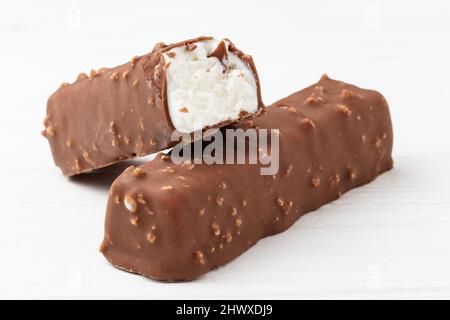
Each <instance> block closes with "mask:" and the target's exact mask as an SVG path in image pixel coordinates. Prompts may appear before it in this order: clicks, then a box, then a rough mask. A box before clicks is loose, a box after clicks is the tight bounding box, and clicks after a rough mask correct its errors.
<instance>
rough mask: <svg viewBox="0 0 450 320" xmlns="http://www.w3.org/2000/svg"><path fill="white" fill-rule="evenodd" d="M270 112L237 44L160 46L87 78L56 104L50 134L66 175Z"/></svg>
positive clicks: (61, 93) (64, 89)
mask: <svg viewBox="0 0 450 320" xmlns="http://www.w3.org/2000/svg"><path fill="white" fill-rule="evenodd" d="M262 109H263V103H262V101H261V93H260V84H259V79H258V74H257V72H256V68H255V65H254V63H253V60H252V58H251V57H250V56H249V55H246V54H244V53H243V52H242V51H240V50H239V49H237V48H236V47H235V46H234V44H233V43H231V42H230V41H229V40H227V39H224V40H220V41H219V40H215V39H213V38H211V37H200V38H196V39H193V40H188V41H183V42H179V43H176V44H172V45H165V44H162V43H159V44H157V45H156V46H155V48H154V49H153V51H152V52H151V53H149V54H147V55H144V56H139V57H135V58H133V59H132V60H131V61H130V62H128V63H126V64H124V65H121V66H118V67H115V68H111V69H107V68H102V69H100V70H97V71H95V70H92V71H91V73H90V75H86V74H81V75H79V76H78V79H77V80H76V81H75V82H74V83H72V84H67V83H65V84H63V85H61V87H60V88H59V89H58V90H57V91H56V92H55V93H54V94H53V95H52V96H51V97H50V98H49V100H48V105H47V117H46V119H45V122H44V125H45V130H44V131H43V132H42V133H43V135H44V136H45V137H47V138H48V140H49V142H50V146H51V150H52V153H53V158H54V160H55V163H56V165H57V166H58V167H60V168H61V169H62V171H63V173H64V175H66V176H73V175H76V174H79V173H83V172H87V171H91V170H93V169H97V168H101V167H105V166H107V165H110V164H113V163H115V162H117V161H120V160H123V159H127V158H132V157H135V156H143V155H147V154H150V153H154V152H157V151H160V150H163V149H166V148H169V147H171V146H172V145H174V144H175V143H176V142H177V141H172V139H171V134H172V133H173V132H174V131H177V132H182V133H192V132H198V131H201V130H204V129H206V128H211V127H213V128H214V127H217V128H218V127H222V126H224V125H226V124H229V123H232V122H233V121H236V120H239V119H245V118H248V117H251V116H252V115H254V114H256V113H258V111H259V110H262Z"/></svg>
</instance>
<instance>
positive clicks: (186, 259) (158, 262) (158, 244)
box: [101, 77, 393, 280]
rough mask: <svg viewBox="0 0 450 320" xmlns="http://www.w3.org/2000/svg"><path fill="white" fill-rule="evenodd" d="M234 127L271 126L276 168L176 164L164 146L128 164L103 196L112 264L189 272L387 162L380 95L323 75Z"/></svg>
mask: <svg viewBox="0 0 450 320" xmlns="http://www.w3.org/2000/svg"><path fill="white" fill-rule="evenodd" d="M235 128H237V129H246V128H254V129H255V130H257V131H261V130H262V129H279V151H280V152H279V171H278V173H276V174H275V175H261V174H260V166H259V165H251V164H246V165H238V164H236V165H219V164H218V165H207V164H199V165H197V164H192V163H183V164H182V165H175V164H173V163H172V162H171V159H170V157H169V156H168V155H160V156H158V157H157V158H156V159H155V160H153V161H150V162H149V163H147V164H144V165H142V166H140V167H138V168H133V167H130V168H129V169H127V170H126V171H125V172H124V173H123V174H122V175H121V176H120V177H119V178H118V179H117V180H116V181H115V182H114V183H113V185H112V187H111V191H110V197H109V200H108V209H107V213H106V222H105V237H104V241H103V243H102V245H101V251H102V252H103V254H104V255H105V257H106V258H107V259H108V260H109V261H110V262H111V263H112V264H113V265H115V266H116V267H118V268H121V269H124V270H127V271H130V272H135V273H139V274H142V275H145V276H147V277H151V278H155V279H160V280H184V279H193V278H196V277H198V276H200V275H201V274H203V273H205V272H207V271H209V270H211V269H214V268H217V267H219V266H221V265H223V264H225V263H227V262H229V261H231V260H233V259H234V258H236V257H237V256H239V255H240V254H242V253H243V252H245V251H246V250H247V249H249V248H250V247H252V246H253V245H254V244H255V243H257V242H258V241H259V240H260V239H262V238H264V237H266V236H269V235H273V234H276V233H279V232H282V231H284V230H286V229H287V228H289V227H290V226H291V225H292V224H293V223H294V222H295V221H297V219H298V218H299V217H300V216H301V215H303V214H305V213H307V212H310V211H312V210H315V209H317V208H319V207H320V206H322V205H324V204H326V203H327V202H330V201H332V200H335V199H337V198H339V197H340V196H341V195H342V194H343V193H344V192H346V191H348V190H350V189H352V188H355V187H357V186H360V185H362V184H365V183H368V182H370V181H372V180H373V179H375V177H377V176H378V175H379V174H380V173H382V172H384V171H386V170H389V169H391V168H392V165H393V162H392V158H391V152H392V143H393V136H392V126H391V119H390V114H389V109H388V105H387V102H386V100H385V99H384V97H383V96H382V95H381V94H379V93H378V92H376V91H372V90H365V89H361V88H358V87H356V86H353V85H349V84H346V83H343V82H339V81H335V80H331V79H329V78H328V77H323V78H322V79H321V80H320V81H319V82H318V83H317V84H315V85H313V86H311V87H309V88H307V89H304V90H302V91H300V92H297V93H295V94H293V95H291V96H289V97H287V98H284V99H282V100H280V101H278V102H276V103H274V104H273V105H272V106H271V107H269V108H268V110H267V112H266V113H265V114H263V115H261V116H260V117H258V118H256V119H254V120H246V121H243V122H242V123H240V124H238V125H236V126H235ZM361 214H364V212H361ZM295 247H296V246H295V244H292V254H298V253H296V252H295Z"/></svg>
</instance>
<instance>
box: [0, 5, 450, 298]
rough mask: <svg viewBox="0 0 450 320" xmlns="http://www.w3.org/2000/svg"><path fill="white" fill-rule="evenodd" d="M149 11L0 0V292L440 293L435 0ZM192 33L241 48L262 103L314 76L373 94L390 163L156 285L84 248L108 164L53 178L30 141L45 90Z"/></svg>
mask: <svg viewBox="0 0 450 320" xmlns="http://www.w3.org/2000/svg"><path fill="white" fill-rule="evenodd" d="M161 2H163V3H159V2H158V1H142V2H137V1H122V2H114V1H99V2H94V1H84V2H80V3H78V2H76V1H56V0H54V1H50V0H44V1H39V2H36V1H31V0H29V1H12V0H3V1H1V4H0V57H1V58H0V92H1V100H2V103H1V106H0V108H1V113H0V121H1V126H0V137H1V142H2V147H1V150H2V151H1V160H0V161H1V168H2V173H1V179H0V181H1V182H0V215H1V219H0V298H146V299H153V298H159V299H164V298H421V297H423V298H450V256H449V255H450V250H449V244H450V181H449V178H450V167H449V166H450V159H449V157H450V144H449V141H448V138H449V136H450V129H449V128H450V125H449V119H448V118H449V115H450V111H449V110H450V105H449V101H450V90H449V76H448V74H449V71H450V46H449V41H448V38H449V35H450V19H449V16H450V6H449V4H448V1H447V2H446V1H426V2H425V1H405V2H401V1H395V2H394V1H378V0H372V1H356V0H354V1H347V2H341V1H339V2H337V1H331V0H330V1H323V2H320V3H319V2H318V1H305V2H304V3H299V2H298V1H281V0H278V1H256V0H254V1H227V2H226V3H224V2H220V1H219V2H217V4H216V2H213V1H180V0H171V1H161ZM256 8H257V9H258V13H255V11H254V10H255V9H256ZM197 35H214V36H216V37H222V36H226V37H229V38H230V39H232V40H233V41H234V42H235V43H236V44H237V45H238V46H240V47H241V48H242V49H243V50H245V51H247V52H249V53H252V54H253V55H254V57H255V60H256V63H257V66H258V69H259V73H260V77H261V81H262V84H263V95H264V100H265V101H266V102H267V103H270V102H272V101H274V100H276V99H278V98H281V97H284V96H285V95H287V94H289V93H291V92H293V91H295V90H298V89H301V88H303V87H306V86H307V85H310V84H312V83H313V82H315V81H316V80H318V78H319V76H320V75H321V73H323V72H327V73H328V74H329V75H330V76H332V77H335V78H338V79H341V80H344V81H347V82H351V83H355V84H358V85H360V86H363V87H368V88H374V89H378V90H380V91H381V92H382V93H384V94H385V96H386V97H387V99H388V101H389V103H390V106H391V112H392V117H393V121H394V128H395V151H394V159H395V169H394V170H393V171H391V172H389V173H387V174H384V175H383V176H381V177H380V178H379V179H377V180H376V181H375V182H373V183H372V184H370V185H367V186H365V187H362V188H359V189H357V190H354V191H352V192H350V193H348V194H346V195H345V196H344V197H343V198H342V199H340V200H338V201H336V202H334V203H331V204H329V205H326V206H325V207H323V208H321V209H320V210H318V211H317V212H314V213H312V214H309V215H307V216H305V217H304V218H302V219H301V220H300V221H299V222H298V223H296V224H295V225H294V226H293V227H292V228H291V229H290V230H289V231H287V232H285V233H284V234H281V235H278V236H275V237H271V238H269V239H265V240H263V241H261V242H260V243H259V244H258V245H257V246H255V247H254V248H253V249H251V250H250V251H249V252H247V253H246V254H244V255H243V256H241V257H240V258H238V259H237V260H235V261H234V262H232V263H230V264H228V265H226V266H225V267H223V268H220V269H219V270H218V271H214V272H211V273H209V274H207V275H206V276H204V277H203V278H201V279H199V280H198V281H195V282H187V283H179V284H164V283H158V282H154V281H151V280H147V279H145V278H142V277H139V276H135V275H131V274H127V273H125V272H121V271H118V270H116V269H114V268H113V267H111V266H110V265H109V264H108V263H107V262H106V261H105V260H104V258H103V257H102V255H101V254H100V253H99V252H98V251H97V248H98V245H99V244H100V241H101V239H102V236H103V219H104V211H105V204H106V199H107V191H108V187H109V184H110V183H111V181H112V180H113V179H114V177H115V176H116V175H117V174H118V173H119V172H120V170H121V169H123V166H122V167H115V168H112V169H109V170H107V171H106V172H103V173H97V174H93V175H90V176H84V177H81V178H77V179H66V178H64V177H63V176H62V175H61V174H60V173H59V171H58V170H57V169H56V168H55V167H54V166H53V163H52V159H51V156H50V151H49V147H48V145H47V142H46V141H45V140H44V139H43V138H42V137H41V136H40V135H39V132H40V130H41V129H42V120H43V119H44V115H45V106H46V99H47V97H48V96H49V95H50V94H51V93H52V92H53V91H54V90H55V89H56V88H57V87H58V85H59V83H60V82H63V81H72V80H73V79H74V78H75V76H76V75H77V74H78V73H79V72H81V71H88V70H89V69H90V68H91V67H94V68H98V67H102V66H114V65H117V64H120V63H122V62H125V61H126V60H128V59H129V58H131V57H132V56H134V55H136V54H140V53H144V52H146V51H149V50H150V49H151V48H152V47H153V45H154V44H155V43H156V42H158V41H167V42H171V41H177V40H181V39H185V38H189V37H194V36H197Z"/></svg>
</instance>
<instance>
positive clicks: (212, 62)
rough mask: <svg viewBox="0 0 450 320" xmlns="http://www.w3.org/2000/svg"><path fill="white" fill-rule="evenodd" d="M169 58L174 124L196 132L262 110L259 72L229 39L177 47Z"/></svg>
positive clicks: (184, 130)
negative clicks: (259, 97)
mask: <svg viewBox="0 0 450 320" xmlns="http://www.w3.org/2000/svg"><path fill="white" fill-rule="evenodd" d="M164 58H165V61H166V62H167V69H166V81H167V102H168V110H169V115H170V119H171V121H172V124H173V126H174V127H175V129H177V130H178V131H180V132H194V131H197V130H201V129H202V128H205V127H210V126H216V125H217V124H218V123H223V122H225V121H230V120H236V119H239V118H240V117H241V115H242V114H250V113H255V112H256V111H257V110H258V86H257V79H256V77H255V73H254V72H253V71H252V70H251V68H250V66H249V65H248V64H246V63H245V61H244V60H242V58H241V57H240V56H239V54H238V52H236V51H235V50H233V45H232V44H231V42H230V41H228V40H221V41H218V40H215V39H210V40H206V41H200V42H198V43H197V44H191V45H189V46H188V47H187V48H185V47H175V48H173V49H171V50H169V51H168V52H166V53H165V54H164Z"/></svg>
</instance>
